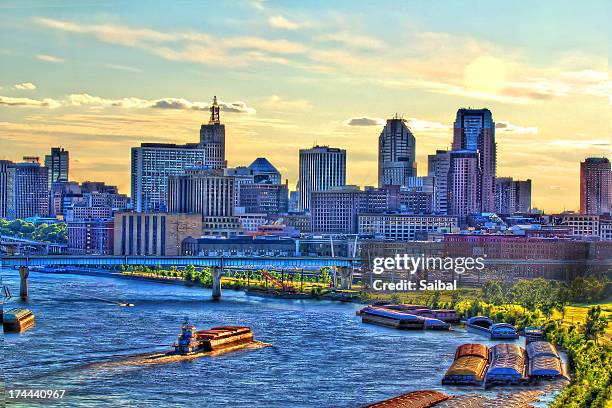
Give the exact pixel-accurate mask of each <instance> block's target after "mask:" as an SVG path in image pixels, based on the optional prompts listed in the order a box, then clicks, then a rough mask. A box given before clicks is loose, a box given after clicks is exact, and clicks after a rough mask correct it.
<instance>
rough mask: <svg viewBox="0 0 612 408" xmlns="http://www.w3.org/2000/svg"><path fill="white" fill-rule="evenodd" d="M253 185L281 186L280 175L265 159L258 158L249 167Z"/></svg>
mask: <svg viewBox="0 0 612 408" xmlns="http://www.w3.org/2000/svg"><path fill="white" fill-rule="evenodd" d="M249 169H251V171H252V172H253V177H254V181H255V183H270V184H281V183H282V181H281V174H280V172H279V171H278V170H276V167H274V166H273V165H272V163H270V162H269V161H268V159H266V158H265V157H258V158H257V159H255V161H254V162H253V163H251V164H250V165H249Z"/></svg>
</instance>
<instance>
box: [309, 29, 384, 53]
mask: <svg viewBox="0 0 612 408" xmlns="http://www.w3.org/2000/svg"><path fill="white" fill-rule="evenodd" d="M317 40H318V41H320V42H330V43H336V44H341V45H345V46H347V47H351V48H358V49H364V50H379V49H381V48H384V47H385V44H384V43H383V42H382V41H381V40H379V39H377V38H375V37H372V36H369V35H368V36H366V35H359V34H355V33H351V32H348V31H340V32H337V33H332V34H323V35H320V36H319V37H317Z"/></svg>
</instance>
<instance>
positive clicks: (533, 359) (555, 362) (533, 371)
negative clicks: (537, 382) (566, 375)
mask: <svg viewBox="0 0 612 408" xmlns="http://www.w3.org/2000/svg"><path fill="white" fill-rule="evenodd" d="M527 357H528V359H529V364H528V374H529V377H535V378H538V377H539V378H542V377H543V378H556V377H561V376H563V367H562V365H561V357H560V356H559V353H558V352H557V349H556V348H555V346H553V345H552V344H550V343H549V342H546V341H532V342H530V343H529V344H527Z"/></svg>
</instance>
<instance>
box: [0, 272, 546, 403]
mask: <svg viewBox="0 0 612 408" xmlns="http://www.w3.org/2000/svg"><path fill="white" fill-rule="evenodd" d="M2 274H3V284H5V285H7V286H9V287H10V289H11V291H12V293H13V294H18V291H19V287H18V283H19V277H18V273H17V271H14V270H3V271H2ZM95 298H103V299H109V300H113V301H119V302H130V303H133V304H134V305H135V306H134V307H132V308H126V307H119V306H117V305H115V304H111V303H107V302H104V301H101V300H99V299H95ZM17 305H20V302H19V301H18V300H11V301H9V303H8V304H5V305H4V307H5V310H6V309H7V308H10V307H12V306H13V307H14V306H17ZM23 306H25V307H28V308H30V309H32V310H33V311H34V313H35V315H36V319H37V323H36V326H35V327H34V328H33V329H30V330H29V331H27V332H25V333H22V334H6V335H5V336H4V353H3V361H2V365H3V367H2V368H3V372H4V378H5V382H6V387H7V388H24V387H27V388H45V389H49V388H58V389H65V390H66V396H65V399H64V400H63V401H62V402H61V406H79V407H90V406H95V407H159V406H163V407H191V406H198V407H203V406H204V407H207V406H214V407H217V406H227V407H236V406H249V407H329V406H333V407H355V406H361V405H363V404H366V403H369V402H374V401H378V400H381V399H385V398H389V397H392V396H395V395H398V394H401V393H404V392H409V391H414V390H420V389H435V390H439V391H442V392H444V393H447V394H461V393H466V392H469V393H474V392H477V393H484V391H482V390H481V389H478V388H477V389H474V388H471V389H469V388H468V389H464V388H459V387H443V386H442V385H440V380H441V378H442V375H443V374H444V372H445V370H446V369H447V368H448V367H449V365H450V363H451V362H452V360H453V354H454V352H455V349H456V347H457V346H458V345H460V344H462V343H467V342H481V343H488V344H490V342H488V341H487V340H486V339H485V338H483V337H481V336H480V335H478V334H476V333H470V332H467V331H465V330H464V329H461V328H457V329H454V330H453V331H451V332H435V331H427V332H421V331H416V332H410V331H408V332H406V331H397V330H393V329H386V328H382V327H378V326H372V325H367V324H362V323H361V319H360V318H359V317H357V316H355V311H356V310H357V309H358V308H359V307H360V306H359V305H356V304H343V303H334V302H331V301H311V300H308V301H304V300H281V299H272V298H262V297H255V296H248V295H246V294H244V293H243V292H237V291H231V290H224V291H223V299H222V300H221V301H219V302H213V301H212V300H211V292H210V290H207V289H202V288H195V287H185V286H181V285H169V284H161V283H155V282H145V281H135V280H127V279H120V278H113V277H93V276H79V275H67V274H43V273H37V272H32V273H31V274H30V298H29V300H28V301H27V302H26V304H25V305H23ZM185 317H188V318H189V321H190V323H192V324H194V325H195V326H197V327H198V329H204V328H209V327H211V326H216V325H246V326H250V327H251V328H252V330H253V332H254V334H255V339H256V340H260V341H263V342H266V343H270V344H271V345H272V346H271V347H267V348H261V349H257V350H240V351H236V352H232V353H228V354H224V355H220V356H214V357H203V358H199V359H195V360H190V361H181V362H173V363H168V364H159V365H148V366H141V365H133V364H129V363H125V364H122V363H121V361H124V360H123V359H124V358H125V357H126V356H130V355H133V354H137V353H146V352H151V353H153V352H159V351H163V350H167V349H168V348H169V346H170V345H171V344H172V343H173V342H174V340H175V339H176V335H177V333H178V330H179V327H180V325H181V323H182V322H183V320H184V319H185ZM112 361H119V364H105V363H106V362H112ZM511 390H512V389H508V388H506V389H504V388H496V389H493V390H490V391H487V392H486V395H487V396H490V397H495V395H496V393H503V392H508V391H511ZM9 402H10V401H9ZM13 404H14V405H13ZM13 404H11V406H19V404H17V403H13ZM542 404H544V403H542ZM51 405H54V404H53V403H51V404H46V405H45V406H51ZM58 405H59V404H58ZM23 406H26V405H25V404H24V405H23Z"/></svg>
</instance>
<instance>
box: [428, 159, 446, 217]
mask: <svg viewBox="0 0 612 408" xmlns="http://www.w3.org/2000/svg"><path fill="white" fill-rule="evenodd" d="M449 165H450V152H448V151H446V150H437V151H436V154H430V155H429V156H428V166H427V172H428V175H429V176H430V177H433V178H434V196H433V211H434V213H436V214H448V167H449Z"/></svg>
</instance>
